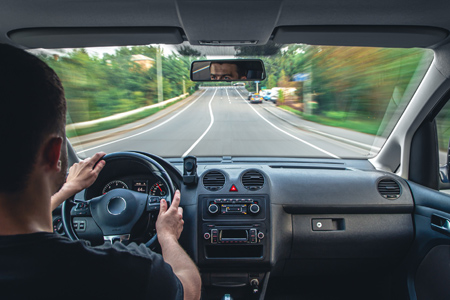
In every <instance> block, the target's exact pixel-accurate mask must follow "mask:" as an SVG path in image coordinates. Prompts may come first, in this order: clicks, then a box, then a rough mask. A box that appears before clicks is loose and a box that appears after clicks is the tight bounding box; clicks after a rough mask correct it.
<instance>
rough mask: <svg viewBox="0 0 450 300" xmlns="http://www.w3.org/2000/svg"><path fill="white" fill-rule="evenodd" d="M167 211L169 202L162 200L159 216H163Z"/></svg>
mask: <svg viewBox="0 0 450 300" xmlns="http://www.w3.org/2000/svg"><path fill="white" fill-rule="evenodd" d="M166 211H167V202H166V200H165V199H161V201H160V202H159V214H160V215H162V214H163V213H165V212H166Z"/></svg>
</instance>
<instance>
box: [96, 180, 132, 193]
mask: <svg viewBox="0 0 450 300" xmlns="http://www.w3.org/2000/svg"><path fill="white" fill-rule="evenodd" d="M115 189H126V190H128V185H126V183H125V182H123V181H120V180H114V181H111V182H110V183H108V184H107V185H105V187H104V188H103V191H102V193H103V194H106V193H107V192H109V191H111V190H115Z"/></svg>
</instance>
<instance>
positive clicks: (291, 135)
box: [235, 89, 340, 159]
mask: <svg viewBox="0 0 450 300" xmlns="http://www.w3.org/2000/svg"><path fill="white" fill-rule="evenodd" d="M235 90H236V89H235ZM236 92H237V93H238V94H239V96H241V98H242V100H244V101H245V103H247V104H248V105H249V106H250V108H251V109H253V111H254V112H255V113H256V114H257V115H258V116H260V117H261V118H262V119H263V120H264V121H266V122H267V123H268V124H269V125H270V126H272V127H273V128H275V129H277V130H278V131H281V132H282V133H284V134H286V135H288V136H290V137H291V138H293V139H296V140H297V141H300V142H302V143H304V144H306V145H308V146H310V147H312V148H314V149H316V150H319V151H320V152H322V153H325V154H326V155H329V156H331V157H334V158H337V159H340V157H339V156H337V155H334V154H333V153H330V152H328V151H326V150H323V149H322V148H320V147H317V146H316V145H313V144H311V143H308V142H307V141H305V140H302V139H301V138H299V137H296V136H295V135H293V134H290V133H289V132H286V131H284V130H283V129H281V128H279V127H277V126H276V125H275V124H273V123H272V122H270V121H269V120H267V119H266V118H264V117H263V116H262V115H261V114H260V113H259V112H258V111H257V110H256V109H255V108H254V107H253V106H251V104H250V103H249V102H247V101H246V100H245V99H244V97H242V95H241V93H240V92H239V91H237V90H236Z"/></svg>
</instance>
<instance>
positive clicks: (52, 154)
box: [42, 137, 63, 171]
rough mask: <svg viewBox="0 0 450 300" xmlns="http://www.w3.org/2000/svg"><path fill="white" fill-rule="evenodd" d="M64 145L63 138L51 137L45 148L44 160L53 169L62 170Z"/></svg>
mask: <svg viewBox="0 0 450 300" xmlns="http://www.w3.org/2000/svg"><path fill="white" fill-rule="evenodd" d="M62 145H63V139H62V138H61V137H51V138H50V139H48V140H47V143H46V145H45V147H44V148H43V151H44V152H43V153H42V157H43V162H44V164H45V165H46V166H48V168H49V169H51V170H56V171H60V170H61V161H60V160H59V159H60V156H61V147H62Z"/></svg>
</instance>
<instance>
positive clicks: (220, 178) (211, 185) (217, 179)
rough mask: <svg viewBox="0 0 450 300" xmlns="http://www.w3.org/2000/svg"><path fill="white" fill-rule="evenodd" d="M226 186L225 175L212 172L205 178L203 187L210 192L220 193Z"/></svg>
mask: <svg viewBox="0 0 450 300" xmlns="http://www.w3.org/2000/svg"><path fill="white" fill-rule="evenodd" d="M224 184H225V175H223V174H222V173H220V172H219V171H210V172H208V173H206V174H205V176H204V177H203V186H204V187H205V189H207V190H209V191H218V190H220V189H221V188H223V185H224Z"/></svg>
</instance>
